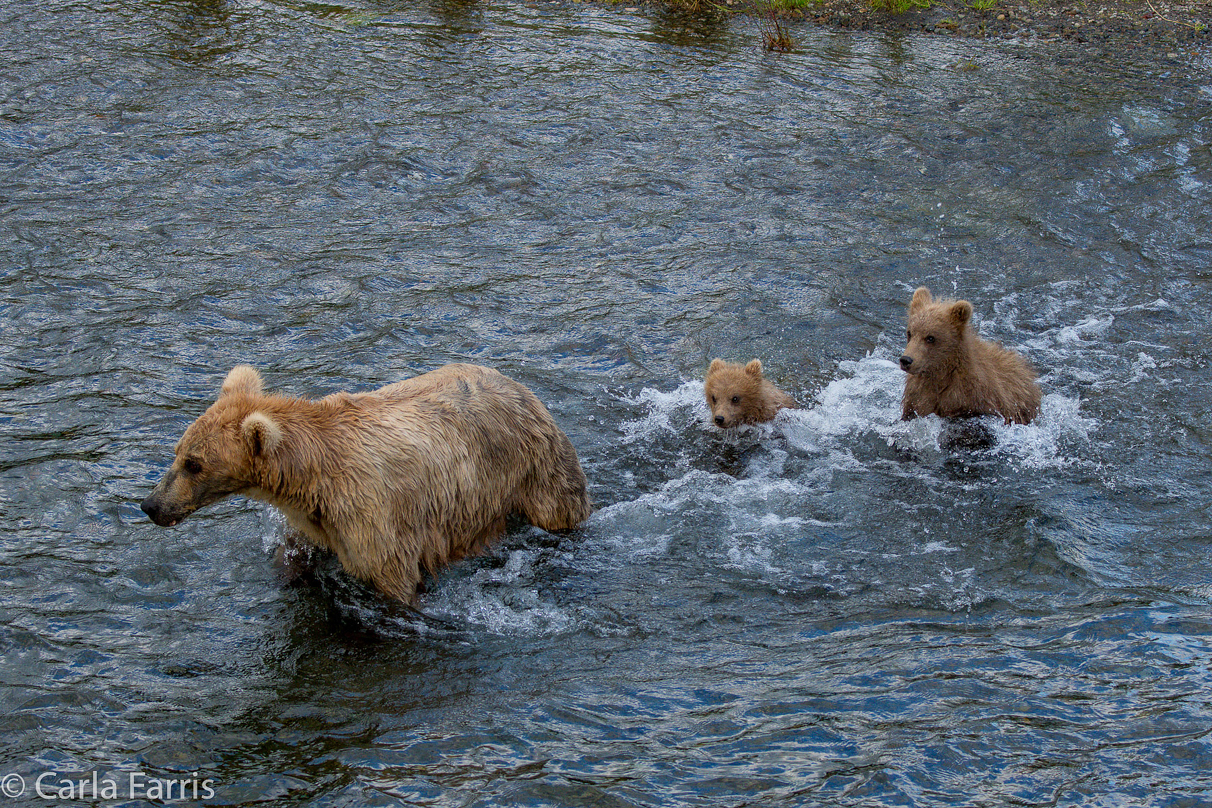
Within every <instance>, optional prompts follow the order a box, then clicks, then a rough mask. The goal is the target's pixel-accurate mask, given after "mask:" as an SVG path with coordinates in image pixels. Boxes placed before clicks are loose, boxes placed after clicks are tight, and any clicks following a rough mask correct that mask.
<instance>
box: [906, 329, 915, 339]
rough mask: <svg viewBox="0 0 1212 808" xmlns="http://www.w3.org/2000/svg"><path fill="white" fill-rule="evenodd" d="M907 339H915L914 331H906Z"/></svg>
mask: <svg viewBox="0 0 1212 808" xmlns="http://www.w3.org/2000/svg"><path fill="white" fill-rule="evenodd" d="M905 339H913V332H912V331H906V332H905Z"/></svg>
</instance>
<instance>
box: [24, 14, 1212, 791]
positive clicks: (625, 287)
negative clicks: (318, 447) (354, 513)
mask: <svg viewBox="0 0 1212 808" xmlns="http://www.w3.org/2000/svg"><path fill="white" fill-rule="evenodd" d="M0 31H2V32H3V33H0V39H2V40H3V43H4V53H5V59H4V60H3V64H0V87H2V94H0V226H2V232H3V238H2V239H0V312H2V317H0V329H2V330H0V334H2V340H0V368H2V369H0V374H2V376H0V385H2V386H0V390H2V393H0V438H2V441H0V515H2V517H3V522H2V524H3V541H2V543H0V570H2V575H0V616H2V620H0V623H2V625H0V654H2V655H3V656H2V660H3V661H2V663H0V704H2V705H3V710H2V714H3V717H2V718H0V736H2V737H3V738H4V742H3V747H2V749H3V751H2V753H0V778H4V779H0V787H3V788H4V789H5V795H6V796H13V795H18V796H16V798H15V799H14V800H13V801H12V803H11V804H28V805H40V804H46V802H47V799H46V796H47V795H49V796H50V797H53V798H55V800H57V801H58V802H60V803H63V804H81V803H83V804H129V805H144V804H164V803H165V802H175V803H183V802H193V801H195V798H196V800H197V801H201V800H203V798H205V797H209V799H207V800H205V801H207V802H209V803H214V804H223V805H252V804H283V805H286V804H289V805H317V806H319V805H323V806H346V805H347V806H373V805H401V804H407V805H433V806H456V805H457V806H489V805H502V806H504V805H509V806H572V805H576V806H582V805H595V806H743V805H744V806H749V805H752V806H757V805H761V806H805V805H821V806H833V805H864V806H868V805H871V806H884V805H887V806H902V805H917V806H924V805H931V806H933V805H954V806H1001V805H1019V806H1033V805H1048V806H1056V805H1062V806H1125V805H1132V806H1188V805H1209V804H1212V774H1210V772H1212V747H1210V742H1209V731H1210V730H1212V667H1210V666H1212V613H1210V602H1212V572H1209V565H1208V556H1209V552H1210V551H1212V507H1210V505H1209V502H1210V501H1212V473H1210V469H1212V463H1210V455H1209V445H1210V443H1212V384H1210V383H1209V372H1208V371H1209V361H1208V351H1209V344H1210V334H1212V326H1210V325H1209V312H1210V311H1212V271H1210V270H1209V260H1210V259H1212V236H1210V235H1209V234H1210V233H1212V206H1210V205H1209V202H1210V201H1212V186H1210V185H1209V183H1212V153H1210V150H1209V143H1210V141H1212V115H1210V113H1209V109H1210V107H1212V80H1210V79H1209V78H1208V76H1209V67H1210V66H1212V59H1210V58H1209V54H1208V53H1207V52H1206V51H1183V52H1181V53H1178V54H1177V58H1169V57H1167V55H1165V54H1157V55H1156V56H1154V57H1143V56H1141V55H1140V53H1139V52H1138V53H1137V55H1135V56H1132V57H1118V56H1114V55H1112V56H1107V55H1105V54H1096V53H1091V52H1088V51H1084V50H1082V49H1080V48H1079V47H1076V46H1072V45H1066V44H1046V43H1040V42H1031V41H1025V42H1016V43H1011V42H974V41H950V40H948V39H940V38H932V37H925V36H922V37H889V36H883V35H879V34H870V33H847V32H836V31H829V30H818V29H815V28H803V29H798V28H793V29H792V33H793V35H794V36H795V37H796V39H797V42H798V49H797V51H796V52H794V53H791V54H785V55H771V54H767V53H764V52H763V51H762V49H761V48H760V44H759V43H760V30H759V27H758V25H757V24H755V23H754V22H752V21H746V20H742V19H736V20H726V19H719V20H706V21H704V20H688V19H684V18H679V17H677V16H676V15H666V14H662V13H661V12H659V11H656V10H653V9H648V10H642V11H638V12H637V11H635V10H627V9H624V8H622V7H610V6H581V5H566V4H562V3H560V4H548V3H542V2H538V3H524V2H517V3H513V2H506V3H495V2H484V3H475V2H458V1H457V0H451V2H442V1H441V0H435V2H432V3H425V2H423V3H420V4H416V3H402V2H387V1H386V0H384V1H382V2H378V1H377V0H362V2H350V3H347V4H346V3H336V2H334V3H319V2H315V3H313V2H298V1H297V0H285V1H283V2H277V1H276V0H194V1H193V2H187V1H186V0H181V1H180V2H175V1H174V2H169V1H168V0H144V2H136V0H91V1H86V2H70V3H69V2H65V1H64V0H47V1H46V2H39V3H33V2H24V1H22V2H19V3H15V4H7V5H5V6H4V8H3V9H2V10H0ZM1142 59H1143V60H1144V61H1142ZM920 284H925V285H928V286H930V287H931V288H932V289H934V291H935V292H936V293H939V294H945V295H954V296H960V297H965V298H967V299H969V300H971V301H972V302H973V305H974V308H975V311H976V319H977V321H978V323H979V326H980V329H981V331H982V333H983V334H984V335H985V336H987V337H989V338H993V339H996V340H999V341H1001V342H1003V343H1004V344H1007V345H1009V346H1011V347H1014V348H1016V349H1017V350H1020V351H1021V352H1023V353H1024V354H1026V355H1027V356H1028V357H1029V358H1030V360H1031V361H1032V362H1033V363H1034V364H1035V366H1036V367H1037V368H1038V369H1039V371H1040V375H1041V383H1042V387H1043V389H1044V393H1045V398H1044V404H1043V413H1042V416H1041V417H1040V418H1039V420H1038V421H1037V422H1036V423H1034V424H1032V425H1030V426H1026V427H1021V426H1015V427H1004V426H1000V425H993V426H991V429H992V432H993V441H992V443H991V444H988V445H985V446H975V447H974V446H969V445H967V444H965V443H963V442H955V441H952V440H951V437H952V435H951V432H950V430H949V429H948V428H947V427H946V426H944V425H942V424H940V423H939V422H938V421H937V419H924V420H918V421H915V422H912V423H908V424H906V423H902V422H900V421H898V416H899V404H898V401H899V395H900V389H901V385H902V377H901V374H900V371H899V370H898V369H897V367H896V365H895V360H896V358H897V356H898V355H899V352H900V349H901V346H902V339H903V337H902V334H903V330H904V315H905V306H906V304H907V302H908V299H909V297H910V295H911V294H912V291H913V289H914V288H915V287H916V286H918V285H920ZM715 356H723V357H726V358H729V359H732V360H747V359H749V358H751V357H755V356H756V357H760V358H761V359H762V360H763V362H764V364H765V366H766V369H767V373H768V375H769V376H770V377H771V378H773V379H774V380H775V381H777V382H778V383H779V384H780V385H781V386H783V387H784V388H785V389H787V390H789V391H790V392H792V393H793V394H794V395H795V396H796V397H797V399H798V400H799V401H800V402H801V404H802V405H803V407H802V408H801V409H799V410H796V411H793V412H784V413H783V414H782V415H780V417H779V418H778V419H777V420H776V421H775V422H774V423H772V424H769V425H764V426H761V427H757V428H752V429H749V430H745V431H741V432H739V433H737V434H720V433H719V432H717V431H715V430H714V429H713V428H712V427H711V426H710V425H709V424H708V423H707V411H706V407H705V405H704V403H703V401H702V378H703V374H704V371H705V369H706V366H707V363H708V362H709V361H710V359H711V358H712V357H715ZM450 361H470V362H477V363H482V364H487V365H491V366H494V367H496V368H498V369H500V370H502V371H503V372H505V373H506V374H508V375H511V376H513V377H514V378H517V379H518V380H520V381H522V382H524V383H525V384H527V385H529V386H530V387H531V388H533V389H534V390H535V391H536V393H538V395H539V396H540V398H542V399H543V400H544V402H546V403H547V405H548V407H549V408H550V410H551V411H552V413H553V415H554V417H555V419H556V420H557V422H558V423H560V424H561V426H562V427H563V428H564V429H565V430H566V431H567V432H568V434H569V436H570V438H571V439H572V442H573V444H574V445H575V446H576V447H577V450H578V452H579V453H580V456H581V459H582V461H583V464H584V466H585V469H586V472H587V474H588V477H589V479H590V483H591V488H592V495H593V498H594V501H595V505H596V507H597V510H596V511H595V513H594V515H593V516H592V518H591V519H590V520H589V521H588V522H587V523H586V524H585V525H584V527H583V528H582V529H580V530H577V531H574V532H572V533H570V534H568V535H562V536H551V535H547V534H545V533H543V532H541V531H538V530H536V529H531V528H527V527H525V526H522V525H518V526H516V527H515V528H514V529H512V530H511V531H510V532H509V534H508V535H507V536H506V537H505V539H504V540H503V541H502V542H501V543H500V544H499V545H497V546H496V547H495V548H494V550H493V551H492V552H491V553H490V554H488V555H487V556H485V557H482V558H478V559H473V560H469V561H466V562H464V563H461V564H459V565H457V566H455V567H453V568H451V569H449V570H447V571H446V572H445V573H443V574H442V575H441V576H440V577H439V578H438V579H437V580H436V581H434V582H432V586H431V587H430V589H429V591H428V592H427V593H426V594H425V595H424V596H423V597H422V599H421V600H420V603H419V609H420V611H419V613H414V612H411V611H409V610H407V609H405V608H403V607H401V606H399V605H396V604H391V603H386V602H384V601H382V600H381V599H379V598H378V597H377V596H375V594H374V593H373V592H371V591H369V590H368V589H367V588H366V587H364V586H362V585H361V584H359V583H357V582H355V581H353V580H351V579H349V578H348V577H347V576H345V575H344V574H343V573H342V572H341V571H340V569H339V568H338V567H337V566H336V565H335V562H332V561H331V560H321V561H320V563H319V566H318V569H317V570H316V573H315V575H314V576H312V578H311V579H308V580H306V581H304V582H302V583H295V584H287V583H285V582H283V581H282V580H281V578H280V577H279V574H278V571H277V570H276V569H275V567H274V565H273V563H272V555H273V552H274V550H275V548H276V547H277V546H278V545H279V544H280V543H281V542H282V540H283V537H284V536H285V529H284V526H283V524H282V521H281V519H280V518H279V517H277V516H276V515H275V514H274V513H273V512H272V511H270V510H268V509H267V508H265V507H264V506H262V505H260V504H258V503H253V502H249V501H246V500H242V499H235V500H229V501H227V502H224V503H222V504H220V505H217V506H215V507H211V508H209V509H208V510H205V511H203V512H201V513H198V514H197V515H195V516H194V517H193V518H191V519H190V520H188V521H187V522H185V523H184V524H182V525H180V526H178V527H177V528H174V529H169V530H166V529H161V528H157V527H155V526H154V525H152V524H151V523H150V522H149V521H148V520H147V519H146V518H145V517H144V516H143V514H142V513H141V512H140V511H139V508H138V502H139V500H140V499H141V498H142V497H143V496H145V495H146V494H147V492H148V491H149V490H150V489H151V487H152V486H153V485H154V483H155V482H156V480H157V479H158V478H159V477H160V475H161V474H162V473H163V471H164V470H165V468H166V466H167V464H168V462H169V458H170V456H171V451H172V447H173V444H174V443H175V441H176V439H177V437H178V436H179V435H180V433H181V432H182V430H183V429H184V428H185V426H186V425H187V424H188V423H189V422H190V421H191V420H192V419H193V418H194V417H196V416H197V415H198V414H199V413H200V412H201V411H202V410H203V409H204V408H205V407H206V406H207V405H208V403H209V402H210V401H211V400H213V398H214V396H215V394H216V392H217V389H218V387H219V384H220V382H221V380H222V378H223V376H224V374H225V373H226V371H227V370H228V369H230V368H231V367H232V366H233V365H235V364H237V363H240V362H250V363H252V364H254V365H256V366H258V367H259V368H260V369H261V370H262V371H263V373H264V375H265V377H266V380H267V383H268V385H269V386H270V387H271V388H274V389H277V390H280V391H283V392H287V393H291V394H298V395H305V396H318V395H323V394H326V393H329V392H332V391H334V390H338V389H368V388H372V387H376V386H379V385H381V384H385V383H387V382H390V381H393V380H396V379H399V378H403V377H406V376H409V375H412V374H415V373H420V372H424V371H426V370H429V369H432V368H434V367H437V366H439V365H441V364H444V363H446V362H450ZM18 778H19V779H18ZM94 778H95V779H94ZM81 779H83V782H80V781H81ZM107 783H112V784H113V789H111V790H109V791H107V790H106V789H107V786H106V784H107ZM166 783H168V784H169V788H170V790H168V791H165V790H164V787H165V784H166ZM173 783H176V784H178V785H177V786H176V790H175V791H174V790H171V788H172V784H173ZM18 786H21V787H23V789H24V790H23V791H22V790H19V789H18ZM39 788H41V791H42V795H40V794H39V793H38V789H39ZM90 788H91V789H92V791H89V790H88V789H90ZM157 789H160V790H157ZM157 797H159V799H157Z"/></svg>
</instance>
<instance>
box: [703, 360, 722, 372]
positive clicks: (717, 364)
mask: <svg viewBox="0 0 1212 808" xmlns="http://www.w3.org/2000/svg"><path fill="white" fill-rule="evenodd" d="M723 369H724V360H723V359H712V360H711V364H710V365H708V366H707V372H708V373H715V372H716V371H717V370H723Z"/></svg>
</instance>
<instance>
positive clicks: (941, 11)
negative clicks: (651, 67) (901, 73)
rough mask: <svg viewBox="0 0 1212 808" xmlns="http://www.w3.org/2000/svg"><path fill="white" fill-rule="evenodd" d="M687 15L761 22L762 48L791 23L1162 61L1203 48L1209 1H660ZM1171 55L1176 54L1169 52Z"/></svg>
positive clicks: (779, 38) (779, 45) (1210, 18)
mask: <svg viewBox="0 0 1212 808" xmlns="http://www.w3.org/2000/svg"><path fill="white" fill-rule="evenodd" d="M664 2H667V3H669V4H671V5H674V6H676V7H679V8H682V9H684V10H686V11H688V12H693V13H704V12H706V13H711V12H722V13H749V14H754V15H758V16H761V17H763V18H764V19H765V20H766V22H765V23H764V31H765V32H766V33H765V35H764V37H763V38H764V46H765V47H766V48H767V49H768V50H787V49H789V47H790V46H791V42H790V36H789V35H788V29H787V23H788V22H790V21H793V20H802V21H805V22H812V23H817V24H820V25H827V26H832V27H838V28H847V29H856V30H886V31H904V32H922V31H924V32H930V33H937V34H946V35H952V36H971V37H1016V38H1024V39H1027V38H1039V39H1044V40H1052V39H1066V40H1071V41H1076V42H1089V43H1094V44H1106V45H1108V46H1114V47H1116V48H1141V47H1147V48H1150V49H1152V50H1155V51H1161V52H1162V53H1163V54H1164V55H1165V54H1169V53H1171V52H1176V51H1178V50H1181V49H1183V48H1189V47H1193V46H1195V45H1198V44H1199V43H1202V42H1206V41H1208V37H1209V32H1210V30H1212V0H664ZM1175 55H1177V53H1175Z"/></svg>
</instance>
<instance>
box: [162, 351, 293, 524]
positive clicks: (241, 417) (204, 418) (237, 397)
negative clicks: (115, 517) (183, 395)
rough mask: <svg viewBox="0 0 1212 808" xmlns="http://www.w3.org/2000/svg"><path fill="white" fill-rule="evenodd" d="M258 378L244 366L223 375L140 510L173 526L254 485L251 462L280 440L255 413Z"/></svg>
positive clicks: (269, 421) (270, 422)
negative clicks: (219, 386) (220, 385)
mask: <svg viewBox="0 0 1212 808" xmlns="http://www.w3.org/2000/svg"><path fill="white" fill-rule="evenodd" d="M262 398H263V396H262V384H261V375H260V374H259V373H257V371H256V370H255V369H253V368H251V367H249V366H248V365H238V366H236V367H235V368H233V369H232V371H231V373H229V374H227V378H226V379H225V380H224V381H223V388H222V390H221V391H220V393H219V398H218V399H217V400H216V401H215V403H214V404H212V405H211V406H210V408H209V409H207V410H206V412H204V413H203V414H202V415H201V417H199V418H198V420H196V421H194V422H193V423H192V424H190V426H189V428H188V429H186V430H185V434H184V435H183V436H182V437H181V440H180V441H178V443H177V448H176V456H175V457H174V458H173V464H172V466H171V467H170V468H169V470H168V472H167V473H166V474H165V475H164V479H162V480H160V483H159V484H158V485H157V486H156V487H155V489H154V490H153V491H152V492H151V494H149V495H148V497H147V499H145V500H143V503H142V505H141V506H140V507H142V509H143V512H144V513H146V514H147V515H148V516H149V517H151V520H152V521H153V522H155V523H156V524H157V525H160V526H161V527H172V526H173V525H175V524H177V523H178V522H180V521H181V520H183V519H185V517H187V516H189V515H190V514H191V513H193V512H194V511H196V510H198V509H199V508H201V507H203V506H205V505H210V504H211V503H213V502H218V501H219V500H220V499H223V498H224V497H226V496H229V495H231V494H238V493H240V492H242V491H245V490H247V489H249V488H251V487H253V486H254V485H255V483H254V478H253V464H254V463H255V462H257V459H258V458H260V457H263V456H265V455H266V454H268V453H270V452H272V451H274V449H275V448H276V447H277V445H278V444H280V443H281V441H282V431H281V428H280V427H279V426H278V424H277V423H276V422H275V421H274V420H273V419H272V418H271V417H270V416H269V415H267V414H266V413H264V412H261V411H259V410H258V404H259V403H260V402H261V399H262Z"/></svg>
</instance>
